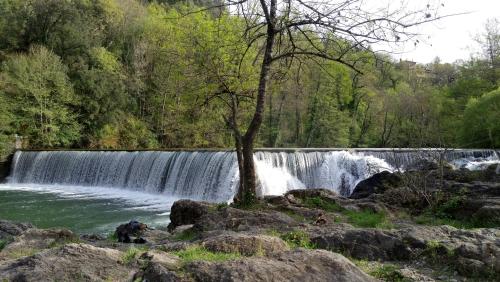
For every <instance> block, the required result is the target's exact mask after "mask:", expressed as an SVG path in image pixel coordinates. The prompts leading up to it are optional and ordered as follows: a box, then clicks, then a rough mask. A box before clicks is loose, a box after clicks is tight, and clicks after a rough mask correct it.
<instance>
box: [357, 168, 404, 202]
mask: <svg viewBox="0 0 500 282" xmlns="http://www.w3.org/2000/svg"><path fill="white" fill-rule="evenodd" d="M402 181H403V180H402V178H401V176H399V175H398V174H396V173H391V172H389V171H382V172H379V173H376V174H374V175H373V176H371V177H369V178H367V179H365V180H363V181H361V182H359V183H358V185H356V187H355V188H354V190H353V192H352V194H351V195H350V196H349V197H350V198H351V199H361V198H366V197H368V196H370V195H372V194H382V193H384V192H385V191H386V190H388V189H390V188H394V187H397V186H399V185H400V184H401V183H402Z"/></svg>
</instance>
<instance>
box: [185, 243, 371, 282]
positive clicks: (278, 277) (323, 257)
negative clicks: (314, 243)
mask: <svg viewBox="0 0 500 282" xmlns="http://www.w3.org/2000/svg"><path fill="white" fill-rule="evenodd" d="M187 270H188V271H189V272H191V273H192V275H193V276H194V278H195V280H196V281H339V282H341V281H345V282H347V281H349V282H351V281H360V282H362V281H376V280H375V279H374V278H372V277H370V276H368V275H367V274H366V273H364V272H363V271H361V270H360V269H359V268H358V267H356V266H355V265H354V264H353V263H352V262H350V261H349V260H348V259H346V258H345V257H344V256H342V255H340V254H336V253H332V252H328V251H325V250H305V249H297V250H293V251H287V252H282V253H279V254H278V255H276V256H275V257H272V258H266V257H252V258H247V259H240V260H232V261H225V262H203V261H200V262H193V263H191V264H189V265H188V266H187Z"/></svg>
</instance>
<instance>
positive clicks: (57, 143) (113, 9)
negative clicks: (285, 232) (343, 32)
mask: <svg viewBox="0 0 500 282" xmlns="http://www.w3.org/2000/svg"><path fill="white" fill-rule="evenodd" d="M149 2H150V3H147V1H136V0H91V1H88V0H70V1H68V0H50V1H47V0H32V1H23V0H8V1H7V0H6V1H0V144H1V145H0V149H1V150H8V148H9V147H10V144H12V141H13V140H14V135H15V134H18V135H21V136H24V137H25V138H26V140H28V146H30V147H34V148H59V147H87V148H172V147H175V148H181V147H229V148H231V147H233V146H234V142H235V141H237V142H238V134H237V132H239V133H240V137H241V136H243V135H244V134H245V131H246V129H247V127H246V125H248V124H249V123H250V122H251V120H252V118H253V114H254V108H253V105H254V103H255V101H256V100H255V99H256V98H257V96H258V95H257V94H258V87H257V86H258V81H259V73H260V71H261V65H260V62H262V58H263V57H262V56H263V49H262V46H263V43H264V42H265V41H264V39H263V37H259V33H260V32H261V31H263V30H261V29H254V30H248V32H247V34H246V37H242V36H241V35H242V34H244V31H245V30H246V29H247V27H248V22H246V21H245V18H244V17H243V16H242V15H241V13H240V16H239V17H238V16H236V15H230V14H229V13H227V12H224V9H220V10H219V11H218V12H216V13H215V12H213V11H203V12H195V11H199V10H200V8H197V7H195V6H186V3H188V2H185V1H181V2H182V5H181V4H176V3H177V2H178V1H149ZM158 3H160V4H158ZM213 3H218V2H217V1H198V2H197V1H193V2H192V3H191V4H198V5H205V6H211V5H213ZM233 14H236V11H233ZM313 18H314V17H313ZM293 20H297V19H296V18H294V19H293ZM287 22H288V23H289V22H290V21H289V20H288V19H286V18H285V19H283V23H287ZM498 26H499V25H498V21H495V20H490V21H489V22H488V25H487V26H486V27H485V29H484V32H483V33H482V34H480V35H478V43H479V44H480V47H481V50H483V52H482V53H480V54H474V55H473V56H472V57H471V59H469V60H467V61H461V62H457V63H455V64H443V63H441V62H440V61H439V60H435V61H434V62H432V63H430V64H428V65H419V64H414V63H412V62H406V61H400V62H398V61H394V60H393V59H392V58H390V57H389V56H386V55H380V54H377V55H376V56H371V54H370V53H371V52H370V50H369V49H368V50H367V49H364V48H351V47H353V45H352V42H353V41H350V40H346V38H345V37H344V38H340V37H336V36H334V35H333V34H329V35H328V37H325V36H323V35H324V34H323V35H321V36H320V35H315V34H314V29H308V30H304V32H303V33H301V32H300V31H298V30H297V29H295V30H290V32H294V34H293V35H294V38H296V39H297V40H296V41H295V42H294V44H295V47H294V46H293V45H292V42H291V40H290V39H289V38H288V37H287V36H288V35H287V33H288V31H287V32H286V33H284V34H283V35H284V36H282V37H279V38H278V41H277V42H278V44H277V45H276V47H275V48H279V50H278V49H273V50H274V52H275V54H274V55H276V54H277V53H276V52H283V54H286V53H290V51H292V50H293V51H298V52H305V51H304V50H310V49H307V48H310V47H311V45H310V44H311V42H313V43H314V44H316V45H317V47H321V48H323V49H321V51H322V52H325V54H329V55H332V56H334V55H338V54H339V52H341V50H349V52H348V53H346V55H345V56H348V57H346V58H347V61H350V62H356V69H357V70H358V71H359V72H361V73H362V74H360V73H358V72H357V71H355V70H353V69H352V68H351V67H349V66H346V65H343V64H341V63H338V62H332V61H331V60H328V58H318V57H312V56H301V57H300V58H298V57H294V59H293V60H292V59H291V58H285V57H286V56H284V57H283V58H284V59H283V60H279V61H276V62H275V63H273V64H272V66H271V67H270V70H269V71H270V72H269V80H268V83H267V87H266V90H267V93H266V95H265V96H264V105H265V106H264V109H263V112H262V125H261V128H260V133H259V134H257V135H255V137H254V138H255V140H254V142H255V146H269V147H285V146H286V147H347V146H356V147H374V146H384V147H407V146H415V147H418V146H432V147H435V146H443V147H452V146H453V147H457V146H460V147H488V148H489V147H498V146H499V140H498V138H499V137H498V136H499V134H500V133H499V131H498V130H499V129H498V124H499V123H498V120H499V117H498V112H499V109H498V103H499V102H498V96H499V95H498V90H496V89H498V87H499V79H500V67H499V65H498V62H499V61H500V58H499V52H498V46H499V45H500V44H499V42H500V39H499V36H498ZM323 31H325V32H326V30H323ZM256 37H257V39H255V40H254V41H251V40H253V38H256ZM242 38H244V39H245V40H243V41H242V40H241V39H242ZM325 38H328V40H325ZM309 40H310V41H309ZM249 43H252V44H249ZM325 43H328V44H325ZM367 55H370V56H367ZM233 109H234V111H233ZM234 121H237V123H235V122H234ZM239 141H242V139H241V138H240V140H239Z"/></svg>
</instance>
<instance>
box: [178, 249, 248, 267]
mask: <svg viewBox="0 0 500 282" xmlns="http://www.w3.org/2000/svg"><path fill="white" fill-rule="evenodd" d="M173 254H174V255H176V256H178V257H180V258H181V259H182V261H183V262H184V263H189V262H192V261H227V260H234V259H238V258H240V257H241V255H240V254H239V253H221V252H211V251H209V250H207V249H205V248H204V247H201V246H199V245H195V246H191V247H188V248H187V249H185V250H182V251H177V252H173Z"/></svg>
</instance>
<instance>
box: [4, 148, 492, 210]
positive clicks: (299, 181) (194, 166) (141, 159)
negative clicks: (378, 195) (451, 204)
mask: <svg viewBox="0 0 500 282" xmlns="http://www.w3.org/2000/svg"><path fill="white" fill-rule="evenodd" d="M438 156H441V157H443V158H445V159H446V160H447V161H450V162H452V163H453V164H454V165H455V166H457V167H468V168H472V169H477V168H482V166H484V164H485V163H495V162H498V159H499V158H498V154H497V153H496V152H495V151H493V150H474V151H471V150H453V151H444V152H443V151H438V150H425V151H424V153H422V151H418V152H417V151H411V150H403V151H398V150H392V151H391V150H373V149H372V150H371V149H353V150H352V152H348V151H334V150H331V151H327V150H316V151H314V150H311V151H308V150H306V149H304V150H301V151H298V152H285V151H282V152H272V151H258V152H256V153H255V156H254V158H255V161H256V169H257V174H258V177H259V180H260V184H261V185H260V191H259V193H260V195H280V194H283V193H285V192H286V191H288V190H290V189H299V188H327V189H331V190H334V191H336V192H338V193H340V194H341V195H344V196H348V195H350V194H351V193H352V190H353V189H354V187H355V186H356V184H357V183H358V182H360V181H362V180H364V179H366V178H368V177H370V176H371V175H373V174H375V173H377V172H380V171H383V170H389V171H391V170H393V169H395V168H407V167H411V164H413V163H414V162H416V161H418V160H419V159H421V158H422V157H424V158H429V157H432V158H436V157H438ZM238 179H239V174H238V167H237V163H236V155H235V153H234V152H231V151H218V152H215V151H183V152H161V151H138V152H125V151H39V152H35V151H19V152H16V154H15V156H14V160H13V167H12V172H11V175H10V177H9V182H10V183H11V184H45V185H59V186H84V187H96V188H99V189H101V188H102V189H106V188H119V189H127V190H130V191H139V192H147V193H153V194H154V193H156V194H162V195H169V196H173V197H176V198H190V199H199V200H207V201H214V202H227V201H230V200H231V199H232V197H233V195H234V194H235V192H236V189H237V185H238Z"/></svg>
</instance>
